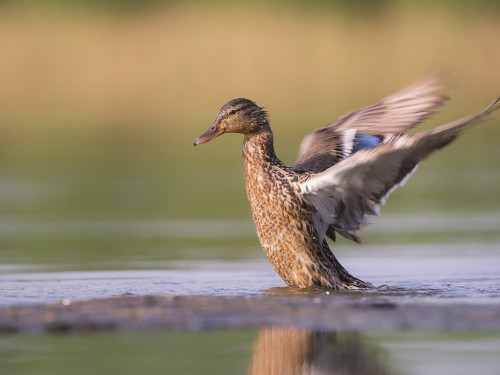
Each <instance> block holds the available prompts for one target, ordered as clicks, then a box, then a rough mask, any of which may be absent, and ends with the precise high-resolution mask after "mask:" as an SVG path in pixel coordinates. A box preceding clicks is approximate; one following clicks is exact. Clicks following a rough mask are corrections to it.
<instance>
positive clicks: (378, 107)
mask: <svg viewBox="0 0 500 375" xmlns="http://www.w3.org/2000/svg"><path fill="white" fill-rule="evenodd" d="M439 87H440V84H439V81H438V80H437V79H427V80H424V81H419V82H417V83H415V84H413V85H411V86H409V87H407V88H406V89H404V90H402V91H399V92H397V93H396V94H393V95H391V96H389V97H387V98H385V99H382V100H381V101H380V102H378V103H376V104H373V105H371V106H369V107H366V108H362V109H358V110H355V111H352V112H350V113H348V114H346V115H344V116H341V117H340V118H338V119H337V120H335V121H334V122H332V123H330V124H328V125H327V126H325V127H323V128H321V129H318V130H316V131H314V132H312V133H310V134H308V135H307V136H306V137H305V138H304V139H303V140H302V143H301V145H300V150H299V154H298V156H297V160H296V161H295V164H294V169H296V170H301V171H310V172H315V173H318V172H322V171H324V170H326V169H327V168H329V167H331V166H332V165H334V164H336V163H338V162H339V161H340V160H343V159H345V158H346V157H348V156H349V155H351V154H352V153H353V152H356V151H359V150H360V149H363V148H369V147H374V146H376V145H378V144H380V143H382V142H383V141H384V140H386V139H388V138H390V137H391V136H393V135H394V134H402V133H404V132H406V131H408V130H409V129H410V128H411V127H413V126H415V125H417V124H418V123H420V122H422V121H423V120H424V119H425V118H426V117H428V116H429V115H431V114H432V113H433V112H432V110H433V109H434V108H435V107H437V106H439V105H441V104H442V103H443V102H444V101H445V100H446V97H445V96H443V95H437V94H435V92H436V91H437V90H438V89H439Z"/></svg>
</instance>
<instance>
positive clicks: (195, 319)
mask: <svg viewBox="0 0 500 375" xmlns="http://www.w3.org/2000/svg"><path fill="white" fill-rule="evenodd" d="M261 326H280V327H298V328H303V329H309V330H361V329H384V330H393V329H398V330H400V329H439V330H447V329H455V330H457V329H458V330H489V329H500V305H494V304H484V305H477V304H474V305H472V304H463V303H462V304H458V303H442V304H441V303H438V304H432V303H402V304H399V303H394V302H391V301H384V300H378V299H374V300H371V299H362V300H360V299H352V298H349V297H348V294H332V295H316V296H314V295H308V296H301V295H259V296H236V297H223V296H133V295H123V296H117V297H112V298H106V299H96V300H88V301H78V302H71V301H68V300H62V301H61V302H60V303H56V304H45V305H30V306H17V307H3V308H0V332H66V331H97V330H153V329H167V330H200V329H220V328H240V327H261Z"/></svg>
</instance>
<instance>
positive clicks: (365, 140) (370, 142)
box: [352, 134, 382, 154]
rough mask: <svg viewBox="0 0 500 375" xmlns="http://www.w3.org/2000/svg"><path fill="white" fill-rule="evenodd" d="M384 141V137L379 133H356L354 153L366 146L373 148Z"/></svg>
mask: <svg viewBox="0 0 500 375" xmlns="http://www.w3.org/2000/svg"><path fill="white" fill-rule="evenodd" d="M381 142H382V137H381V136H379V135H371V134H356V136H355V137H354V146H353V148H352V153H353V154H354V153H355V152H357V151H359V150H363V149H365V148H372V147H376V146H378V145H379V144H380V143H381Z"/></svg>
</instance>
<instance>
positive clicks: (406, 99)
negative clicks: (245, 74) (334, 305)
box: [194, 80, 500, 290]
mask: <svg viewBox="0 0 500 375" xmlns="http://www.w3.org/2000/svg"><path fill="white" fill-rule="evenodd" d="M436 89H437V84H436V82H435V81H431V80H429V81H423V82H420V83H417V84H414V85H412V86H410V87H408V88H406V89H404V90H402V91H400V92H398V93H396V94H394V95H391V96H389V97H387V98H385V99H383V100H382V101H380V102H379V103H377V104H374V105H371V106H369V107H366V108H364V109H359V110H355V111H353V112H350V113H348V114H346V115H344V116H342V117H340V118H338V119H337V120H335V121H334V122H332V123H330V124H328V125H327V126H325V127H323V128H321V129H318V130H316V131H314V132H312V133H310V134H309V135H307V136H306V137H305V138H304V140H303V141H302V144H301V146H300V151H299V155H298V158H297V160H296V162H295V164H294V166H293V167H287V166H285V165H284V164H283V163H282V162H281V161H280V160H279V159H278V157H277V156H276V154H275V152H274V147H273V133H272V131H271V127H270V126H269V120H268V117H267V113H266V112H265V111H264V110H263V108H261V107H258V106H257V105H256V104H255V103H254V102H252V101H251V100H248V99H234V100H231V101H230V102H228V103H227V104H225V105H224V106H223V107H222V108H221V109H220V111H219V114H218V115H217V117H216V119H215V121H214V122H213V124H212V125H211V126H210V128H209V129H208V130H207V131H206V132H205V133H203V134H202V135H201V136H200V137H198V138H197V139H196V140H195V141H194V145H195V146H196V145H199V144H201V143H205V142H208V141H210V140H211V139H214V138H215V137H218V136H219V135H221V134H224V133H241V134H243V136H244V138H243V160H244V169H245V180H246V191H247V196H248V200H249V201H250V206H251V208H252V216H253V220H254V222H255V226H256V229H257V234H258V237H259V240H260V244H261V246H262V249H263V250H264V253H265V254H266V256H267V257H268V258H269V260H270V261H271V263H272V265H273V267H274V269H275V270H276V272H277V273H278V275H280V276H281V278H282V279H283V280H284V281H285V282H286V283H287V284H288V285H290V286H294V287H300V288H307V287H313V286H320V287H325V288H331V289H337V290H338V289H362V288H370V287H372V285H371V284H369V283H366V282H364V281H361V280H359V279H357V278H355V277H353V276H352V275H351V274H349V272H347V271H346V270H345V269H344V267H342V265H341V264H340V263H339V262H338V260H337V259H336V258H335V256H334V255H333V253H332V252H331V250H330V248H329V247H328V243H327V241H326V239H325V236H327V237H329V238H331V239H333V240H335V235H336V233H338V234H340V235H342V236H344V237H346V238H348V239H350V240H353V241H356V242H359V238H358V231H359V230H360V229H361V228H362V227H363V225H364V224H365V216H366V215H374V214H378V212H379V208H380V206H381V205H383V204H384V202H385V200H386V198H387V196H388V195H389V194H390V193H391V192H392V191H393V190H395V189H396V188H398V187H399V186H401V185H403V184H404V183H405V182H406V180H407V179H408V178H409V177H410V176H411V174H412V173H413V172H414V171H415V169H416V168H417V165H418V163H419V162H420V161H421V160H423V159H425V158H426V157H427V156H428V155H430V154H431V153H432V152H434V151H436V150H438V149H440V148H442V147H444V146H446V145H447V144H449V143H450V142H452V141H453V140H454V139H455V138H456V137H457V136H458V135H459V133H460V132H461V131H462V130H463V129H464V128H466V127H467V126H469V125H470V124H472V123H473V122H476V121H478V120H480V119H481V118H483V117H484V116H486V115H488V114H489V113H491V112H493V111H494V110H496V109H498V108H499V105H498V103H499V99H500V98H499V99H497V100H496V101H495V102H494V103H493V104H491V105H490V106H489V107H488V108H486V109H485V110H483V111H482V112H479V113H476V114H474V115H471V116H469V117H466V118H463V119H461V120H457V121H455V122H452V123H450V124H447V125H442V126H440V127H438V128H436V129H434V130H430V131H425V132H421V133H418V134H416V135H410V134H408V130H409V129H411V128H412V127H413V126H415V125H417V124H418V123H420V122H421V121H422V120H424V119H425V118H426V117H428V116H429V115H430V114H431V113H432V112H431V111H432V110H433V109H434V108H435V107H437V106H438V105H441V104H442V103H443V102H444V101H445V100H446V98H445V97H444V96H441V95H436V94H434V92H435V90H436Z"/></svg>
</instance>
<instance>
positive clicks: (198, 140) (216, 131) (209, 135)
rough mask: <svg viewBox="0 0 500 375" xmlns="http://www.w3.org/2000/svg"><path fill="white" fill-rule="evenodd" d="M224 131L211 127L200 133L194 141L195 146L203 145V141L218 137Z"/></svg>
mask: <svg viewBox="0 0 500 375" xmlns="http://www.w3.org/2000/svg"><path fill="white" fill-rule="evenodd" d="M222 133H224V132H223V131H221V130H219V129H217V128H215V129H212V128H209V129H208V130H207V131H206V132H205V133H203V134H202V135H200V136H199V137H198V138H196V139H195V140H194V142H193V145H194V146H198V145H201V144H202V143H207V142H208V141H211V140H212V139H214V138H217V137H218V136H219V135H221V134H222Z"/></svg>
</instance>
